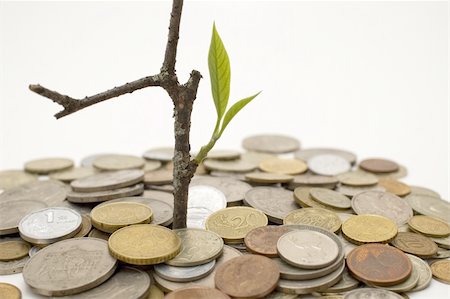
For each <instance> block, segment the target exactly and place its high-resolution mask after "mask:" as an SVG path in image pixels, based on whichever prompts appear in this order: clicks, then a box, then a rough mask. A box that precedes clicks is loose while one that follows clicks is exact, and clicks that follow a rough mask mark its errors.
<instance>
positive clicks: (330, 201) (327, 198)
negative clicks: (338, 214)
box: [309, 188, 352, 209]
mask: <svg viewBox="0 0 450 299" xmlns="http://www.w3.org/2000/svg"><path fill="white" fill-rule="evenodd" d="M309 194H310V195H311V196H312V197H313V199H314V200H316V201H318V202H320V203H322V204H324V205H327V206H331V207H333V208H337V209H348V208H350V207H351V206H352V205H351V202H350V199H348V197H346V196H345V195H342V194H341V193H339V192H336V191H333V190H329V189H325V188H311V189H310V190H309Z"/></svg>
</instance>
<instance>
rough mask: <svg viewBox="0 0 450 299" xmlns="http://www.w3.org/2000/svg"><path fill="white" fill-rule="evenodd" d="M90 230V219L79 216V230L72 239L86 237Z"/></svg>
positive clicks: (86, 216) (85, 216)
mask: <svg viewBox="0 0 450 299" xmlns="http://www.w3.org/2000/svg"><path fill="white" fill-rule="evenodd" d="M91 229H92V222H91V217H89V216H88V215H81V229H80V230H79V231H78V233H76V235H74V236H73V238H81V237H86V236H87V235H88V234H89V232H90V231H91Z"/></svg>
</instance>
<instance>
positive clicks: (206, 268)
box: [154, 260, 216, 282]
mask: <svg viewBox="0 0 450 299" xmlns="http://www.w3.org/2000/svg"><path fill="white" fill-rule="evenodd" d="M215 265H216V261H215V260H212V261H209V262H207V263H205V264H202V265H196V266H187V267H177V266H170V265H167V264H158V265H155V267H154V271H155V273H156V274H158V275H159V276H160V277H162V278H164V279H167V280H169V281H175V282H185V281H186V282H189V281H193V280H197V279H200V278H203V277H205V276H207V275H208V274H209V273H211V272H212V271H213V270H214V267H215Z"/></svg>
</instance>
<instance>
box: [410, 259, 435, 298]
mask: <svg viewBox="0 0 450 299" xmlns="http://www.w3.org/2000/svg"><path fill="white" fill-rule="evenodd" d="M408 257H409V258H410V259H411V261H412V263H413V267H414V268H415V269H416V270H417V272H418V273H419V281H418V282H417V284H416V286H415V287H414V288H412V289H411V290H410V292H416V291H420V290H423V289H425V288H426V287H428V285H429V284H430V283H431V277H432V273H431V268H430V266H429V265H428V263H427V262H425V261H424V260H422V259H421V258H419V257H416V256H415V255H411V254H408Z"/></svg>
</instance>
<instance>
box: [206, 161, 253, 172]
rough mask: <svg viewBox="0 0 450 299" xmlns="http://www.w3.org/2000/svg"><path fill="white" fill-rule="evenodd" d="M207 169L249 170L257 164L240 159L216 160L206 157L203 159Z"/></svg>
mask: <svg viewBox="0 0 450 299" xmlns="http://www.w3.org/2000/svg"><path fill="white" fill-rule="evenodd" d="M203 165H205V167H206V169H208V170H219V171H230V172H250V171H252V170H254V169H255V168H256V167H257V165H254V164H252V163H250V162H247V161H245V160H242V159H235V160H217V159H206V160H205V161H203Z"/></svg>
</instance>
